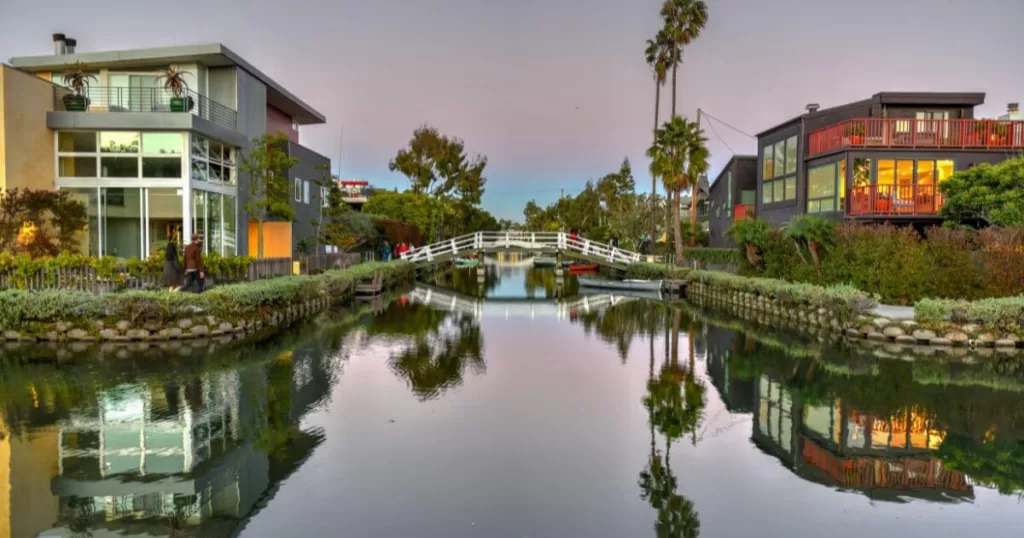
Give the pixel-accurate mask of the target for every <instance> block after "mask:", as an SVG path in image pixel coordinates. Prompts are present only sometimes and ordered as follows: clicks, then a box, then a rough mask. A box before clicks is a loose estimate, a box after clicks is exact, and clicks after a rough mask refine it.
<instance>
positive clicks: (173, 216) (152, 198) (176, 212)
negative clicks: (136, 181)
mask: <svg viewBox="0 0 1024 538" xmlns="http://www.w3.org/2000/svg"><path fill="white" fill-rule="evenodd" d="M181 195H182V190H181V189H149V194H148V198H149V207H148V208H147V211H146V215H147V217H149V245H150V247H149V249H150V253H152V254H160V253H161V252H163V250H164V249H165V248H166V247H167V243H168V242H172V243H176V244H177V245H178V246H179V247H181V246H182V245H184V244H185V238H184V236H183V234H184V216H183V213H184V211H183V206H182V196H181Z"/></svg>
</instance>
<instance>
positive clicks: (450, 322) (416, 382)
mask: <svg viewBox="0 0 1024 538" xmlns="http://www.w3.org/2000/svg"><path fill="white" fill-rule="evenodd" d="M390 366H391V371H392V372H394V373H395V375H397V376H398V377H400V378H402V379H404V380H405V381H406V383H407V384H408V385H409V388H410V389H411V390H412V392H413V393H414V394H416V395H417V396H418V397H419V398H420V400H423V401H426V400H430V399H433V398H437V397H438V396H440V395H441V394H442V393H443V392H445V391H446V390H449V389H452V388H455V387H459V386H461V385H462V383H463V377H464V375H465V372H466V371H467V370H469V371H471V372H473V373H476V374H481V373H483V372H485V371H486V365H485V363H484V342H483V335H482V333H481V331H480V325H479V324H478V323H477V321H476V320H475V319H473V318H472V317H470V316H466V315H460V314H452V315H450V316H449V317H448V318H447V319H446V320H445V321H444V322H443V323H441V324H438V325H433V326H431V327H430V328H429V329H428V330H424V331H419V332H417V333H416V334H414V335H413V337H412V342H411V343H410V344H409V345H408V346H407V347H406V348H405V349H403V350H402V351H401V352H399V353H398V354H396V355H394V356H393V357H392V358H391V361H390Z"/></svg>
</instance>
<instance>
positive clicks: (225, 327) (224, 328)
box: [217, 321, 234, 333]
mask: <svg viewBox="0 0 1024 538" xmlns="http://www.w3.org/2000/svg"><path fill="white" fill-rule="evenodd" d="M233 329H234V327H233V326H232V325H231V324H230V323H228V322H226V321H224V322H221V324H220V325H218V326H217V330H218V331H220V332H222V333H226V332H231V331H232V330H233Z"/></svg>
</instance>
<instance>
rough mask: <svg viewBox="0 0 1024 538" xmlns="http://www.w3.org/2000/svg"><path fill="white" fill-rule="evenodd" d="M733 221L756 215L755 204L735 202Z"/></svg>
mask: <svg viewBox="0 0 1024 538" xmlns="http://www.w3.org/2000/svg"><path fill="white" fill-rule="evenodd" d="M732 216H733V221H734V222H735V221H739V220H742V219H745V218H747V217H749V218H755V217H757V204H736V205H735V206H734V207H733V212H732Z"/></svg>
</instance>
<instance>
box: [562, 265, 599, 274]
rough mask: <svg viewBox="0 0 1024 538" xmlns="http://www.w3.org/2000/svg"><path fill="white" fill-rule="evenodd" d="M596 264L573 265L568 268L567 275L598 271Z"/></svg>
mask: <svg viewBox="0 0 1024 538" xmlns="http://www.w3.org/2000/svg"><path fill="white" fill-rule="evenodd" d="M598 267H599V266H598V265H597V264H596V263H574V264H572V265H570V266H569V274H575V273H593V272H595V271H597V270H598Z"/></svg>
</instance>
